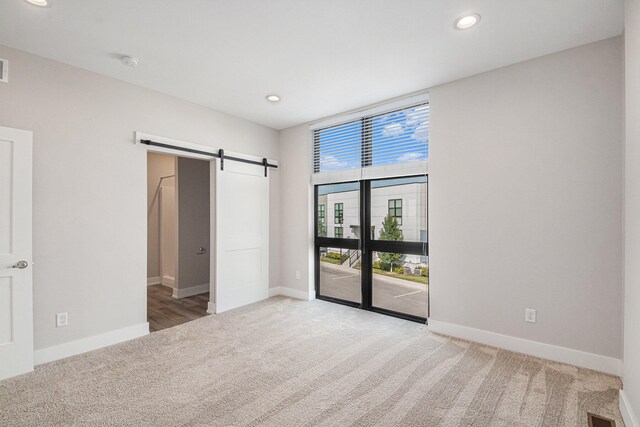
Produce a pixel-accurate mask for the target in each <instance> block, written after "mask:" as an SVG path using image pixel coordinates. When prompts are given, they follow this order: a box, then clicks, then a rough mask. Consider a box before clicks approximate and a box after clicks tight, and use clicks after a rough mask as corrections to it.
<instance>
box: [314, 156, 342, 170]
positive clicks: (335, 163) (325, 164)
mask: <svg viewBox="0 0 640 427" xmlns="http://www.w3.org/2000/svg"><path fill="white" fill-rule="evenodd" d="M320 167H321V169H346V168H347V167H349V163H348V162H343V161H341V160H338V158H337V157H336V156H333V155H331V154H327V155H324V156H320Z"/></svg>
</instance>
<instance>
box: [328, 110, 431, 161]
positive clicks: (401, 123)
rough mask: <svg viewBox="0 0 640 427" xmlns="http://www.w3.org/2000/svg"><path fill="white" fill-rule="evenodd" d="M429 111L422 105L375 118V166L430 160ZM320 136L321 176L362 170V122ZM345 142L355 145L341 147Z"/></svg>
mask: <svg viewBox="0 0 640 427" xmlns="http://www.w3.org/2000/svg"><path fill="white" fill-rule="evenodd" d="M428 108H429V107H428V105H420V106H417V107H411V108H407V109H404V110H400V111H395V112H391V113H388V114H383V115H379V116H375V117H373V118H372V120H371V122H372V123H371V126H372V132H371V133H372V155H373V156H372V162H373V166H378V165H384V164H389V163H401V162H408V161H415V160H423V159H427V158H428V156H429V110H428ZM318 133H319V136H320V172H327V171H332V170H341V169H353V168H359V167H360V163H361V162H360V155H361V153H360V150H361V147H360V142H361V140H362V123H361V121H356V122H350V123H346V124H343V125H339V126H334V127H331V128H327V129H322V130H320V131H318ZM344 139H348V140H349V141H353V144H351V145H349V146H348V147H345V145H344V144H338V141H339V140H344ZM336 144H338V145H336Z"/></svg>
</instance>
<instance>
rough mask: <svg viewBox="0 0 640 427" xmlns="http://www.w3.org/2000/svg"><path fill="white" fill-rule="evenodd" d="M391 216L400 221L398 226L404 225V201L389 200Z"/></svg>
mask: <svg viewBox="0 0 640 427" xmlns="http://www.w3.org/2000/svg"><path fill="white" fill-rule="evenodd" d="M389 215H391V216H392V217H393V218H395V219H396V220H397V221H398V225H402V199H391V200H389Z"/></svg>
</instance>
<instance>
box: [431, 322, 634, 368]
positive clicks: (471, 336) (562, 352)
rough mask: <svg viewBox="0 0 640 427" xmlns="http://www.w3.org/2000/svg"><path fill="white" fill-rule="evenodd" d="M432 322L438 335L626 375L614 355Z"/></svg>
mask: <svg viewBox="0 0 640 427" xmlns="http://www.w3.org/2000/svg"><path fill="white" fill-rule="evenodd" d="M428 325H429V326H428V328H429V330H430V331H431V332H435V333H437V334H442V335H450V336H452V337H456V338H462V339H464V340H468V341H474V342H478V343H481V344H486V345H490V346H492V347H498V348H503V349H505V350H510V351H514V352H516V353H524V354H529V355H531V356H535V357H540V358H542V359H548V360H553V361H556V362H562V363H568V364H570V365H575V366H579V367H581V368H587V369H592V370H594V371H600V372H605V373H607V374H612V375H616V376H621V375H622V360H620V359H615V358H613V357H608V356H601V355H599V354H593V353H587V352H584V351H580V350H574V349H571V348H567V347H560V346H557V345H552V344H545V343H541V342H538V341H530V340H526V339H523V338H517V337H513V336H509V335H503V334H498V333H495V332H489V331H484V330H482V329H475V328H470V327H468V326H460V325H456V324H453V323H448V322H441V321H439V320H434V319H429V322H428Z"/></svg>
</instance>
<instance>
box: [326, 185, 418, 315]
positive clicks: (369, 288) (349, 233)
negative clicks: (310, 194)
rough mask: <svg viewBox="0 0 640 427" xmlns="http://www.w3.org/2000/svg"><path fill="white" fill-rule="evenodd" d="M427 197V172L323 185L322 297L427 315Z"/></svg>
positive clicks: (396, 312) (392, 311)
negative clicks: (420, 174) (424, 173)
mask: <svg viewBox="0 0 640 427" xmlns="http://www.w3.org/2000/svg"><path fill="white" fill-rule="evenodd" d="M427 200H428V197H427V177H426V176H424V175H422V176H415V177H402V178H391V179H380V180H365V181H359V182H349V183H340V184H328V185H318V186H316V187H315V235H316V238H315V260H316V263H315V264H316V269H315V271H316V293H317V296H318V298H320V299H327V300H331V301H334V302H340V303H343V304H348V305H352V306H358V307H361V308H363V309H367V310H372V311H378V312H382V313H385V314H391V315H394V316H398V317H403V318H407V319H411V320H417V321H424V320H425V319H426V318H427V317H428V315H429V303H428V302H429V287H428V280H429V265H428V241H427V236H428V225H427Z"/></svg>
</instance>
